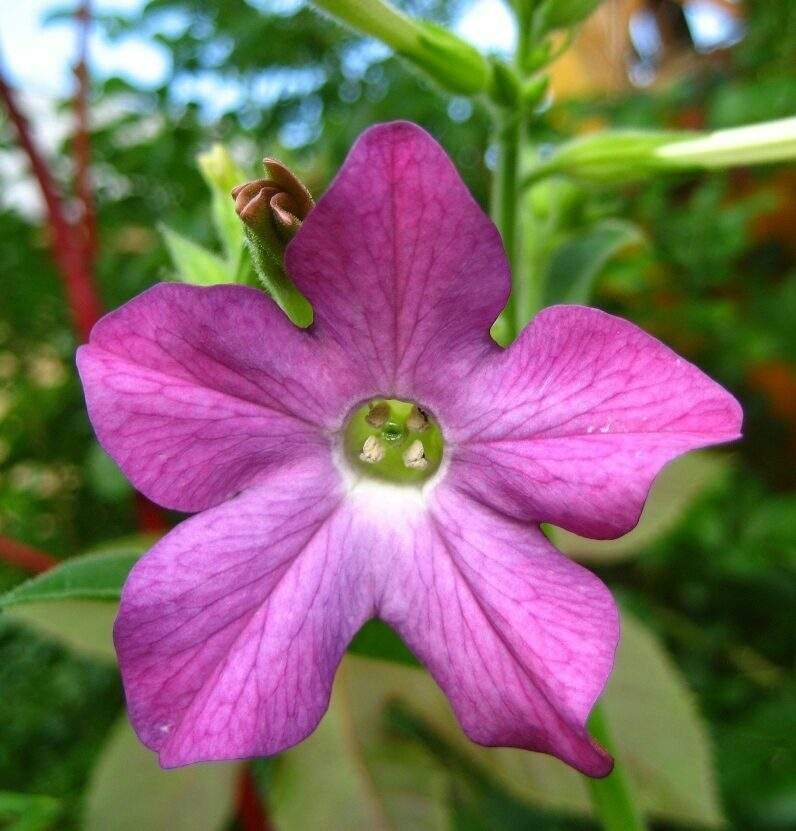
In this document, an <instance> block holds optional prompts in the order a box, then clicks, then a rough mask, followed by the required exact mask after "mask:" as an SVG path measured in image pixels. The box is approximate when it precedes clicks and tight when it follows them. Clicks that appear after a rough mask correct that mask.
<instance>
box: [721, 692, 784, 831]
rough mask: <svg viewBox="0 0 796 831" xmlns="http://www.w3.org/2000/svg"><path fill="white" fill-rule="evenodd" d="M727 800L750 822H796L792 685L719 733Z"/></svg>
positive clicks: (775, 825) (773, 825)
mask: <svg viewBox="0 0 796 831" xmlns="http://www.w3.org/2000/svg"><path fill="white" fill-rule="evenodd" d="M719 748H720V750H721V759H722V762H723V763H722V765H721V776H722V785H723V791H724V793H725V794H726V799H727V802H728V803H730V804H731V805H733V806H734V807H735V808H736V810H737V811H738V812H739V813H740V814H741V815H742V816H743V817H746V818H747V821H748V822H749V824H750V826H751V824H753V823H754V821H755V820H757V822H762V823H763V824H764V825H765V826H766V827H769V828H783V829H784V828H793V827H794V826H796V687H794V686H793V684H791V685H790V686H787V687H785V688H784V689H782V690H780V691H779V692H778V693H777V694H776V695H775V696H774V697H772V698H770V699H768V700H765V701H761V702H760V703H759V704H758V705H757V706H756V707H755V708H754V709H753V710H752V712H751V713H749V714H748V715H746V716H744V717H743V718H741V719H739V720H738V721H737V722H736V723H735V724H733V725H732V726H731V727H730V728H729V729H727V730H725V731H724V733H723V734H722V735H720V737H719Z"/></svg>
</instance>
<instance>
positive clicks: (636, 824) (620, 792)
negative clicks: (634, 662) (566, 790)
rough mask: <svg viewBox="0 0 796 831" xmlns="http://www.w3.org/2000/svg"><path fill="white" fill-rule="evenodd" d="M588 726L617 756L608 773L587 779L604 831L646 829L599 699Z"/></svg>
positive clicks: (607, 748)
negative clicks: (604, 775)
mask: <svg viewBox="0 0 796 831" xmlns="http://www.w3.org/2000/svg"><path fill="white" fill-rule="evenodd" d="M589 729H590V731H591V733H592V735H593V736H594V738H595V739H597V741H598V742H599V743H600V744H601V745H602V746H603V747H604V748H605V749H606V750H608V751H609V752H610V753H611V754H612V755H613V757H614V769H613V771H612V773H611V774H610V775H609V776H606V777H605V778H604V779H588V780H587V782H588V786H589V794H590V795H591V803H592V807H593V808H594V814H595V816H596V817H597V819H598V820H599V821H600V824H601V825H602V827H603V829H605V831H646V828H647V826H646V823H645V822H644V819H643V817H642V816H641V813H640V812H639V810H638V808H637V807H636V804H635V802H634V800H633V793H632V788H631V785H630V782H629V780H628V778H627V774H626V773H625V770H624V768H623V767H622V761H621V759H617V756H616V752H617V749H616V746H615V744H614V742H613V740H612V738H611V731H610V728H609V726H608V720H607V718H606V715H605V711H604V710H603V707H602V704H601V703H600V702H598V703H597V704H596V705H595V707H594V709H593V710H592V714H591V718H590V719H589Z"/></svg>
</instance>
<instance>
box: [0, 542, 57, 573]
mask: <svg viewBox="0 0 796 831" xmlns="http://www.w3.org/2000/svg"><path fill="white" fill-rule="evenodd" d="M0 559H2V560H3V562H5V563H8V564H9V565H10V566H15V567H16V568H22V569H24V570H25V571H29V572H31V573H32V574H40V573H41V572H42V571H47V569H48V568H52V567H53V566H55V565H58V563H59V562H60V560H58V559H57V558H56V557H53V556H52V555H50V554H45V553H44V551H39V549H38V548H33V546H30V545H26V544H25V543H24V542H18V541H17V540H12V539H11V538H10V537H0Z"/></svg>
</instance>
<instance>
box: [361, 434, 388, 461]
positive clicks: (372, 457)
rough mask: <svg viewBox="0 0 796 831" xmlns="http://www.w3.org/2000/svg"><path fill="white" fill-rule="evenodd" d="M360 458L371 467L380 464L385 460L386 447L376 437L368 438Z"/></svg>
mask: <svg viewBox="0 0 796 831" xmlns="http://www.w3.org/2000/svg"><path fill="white" fill-rule="evenodd" d="M359 458H360V459H361V460H362V461H363V462H367V463H368V464H370V465H373V464H376V462H380V461H381V460H382V459H383V458H384V445H383V444H382V443H381V442H380V441H379V440H378V439H377V438H376V437H375V436H368V437H367V438H366V439H365V443H364V444H363V445H362V452H361V453H360V454H359Z"/></svg>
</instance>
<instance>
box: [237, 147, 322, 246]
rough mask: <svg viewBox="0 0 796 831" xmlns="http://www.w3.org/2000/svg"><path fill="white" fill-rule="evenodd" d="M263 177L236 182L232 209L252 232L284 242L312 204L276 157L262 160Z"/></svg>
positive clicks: (307, 192)
mask: <svg viewBox="0 0 796 831" xmlns="http://www.w3.org/2000/svg"><path fill="white" fill-rule="evenodd" d="M264 165H265V169H266V172H267V173H268V177H269V178H267V179H256V180H255V181H253V182H247V183H246V184H245V185H238V187H236V188H234V189H233V191H232V197H233V199H234V200H235V210H236V211H237V213H238V216H239V217H240V218H241V220H243V222H244V223H245V224H246V225H247V226H248V227H249V228H251V229H252V230H253V231H254V232H255V233H257V234H260V235H261V236H265V237H269V236H271V234H276V236H277V238H278V239H279V240H280V241H281V242H282V243H286V242H287V241H289V240H290V239H291V238H292V237H293V235H294V234H295V233H296V231H298V229H299V228H300V227H301V223H302V221H303V220H304V219H306V217H307V214H308V213H309V212H310V211H311V210H312V208H313V207H314V206H315V202H314V201H313V199H312V196H311V194H310V192H309V191H308V190H307V188H306V187H305V186H304V184H303V183H302V182H301V181H300V180H299V179H298V178H297V177H296V176H295V174H293V173H292V172H291V171H290V170H289V169H288V168H287V167H285V165H283V164H282V163H281V162H278V161H277V160H276V159H265V161H264Z"/></svg>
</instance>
